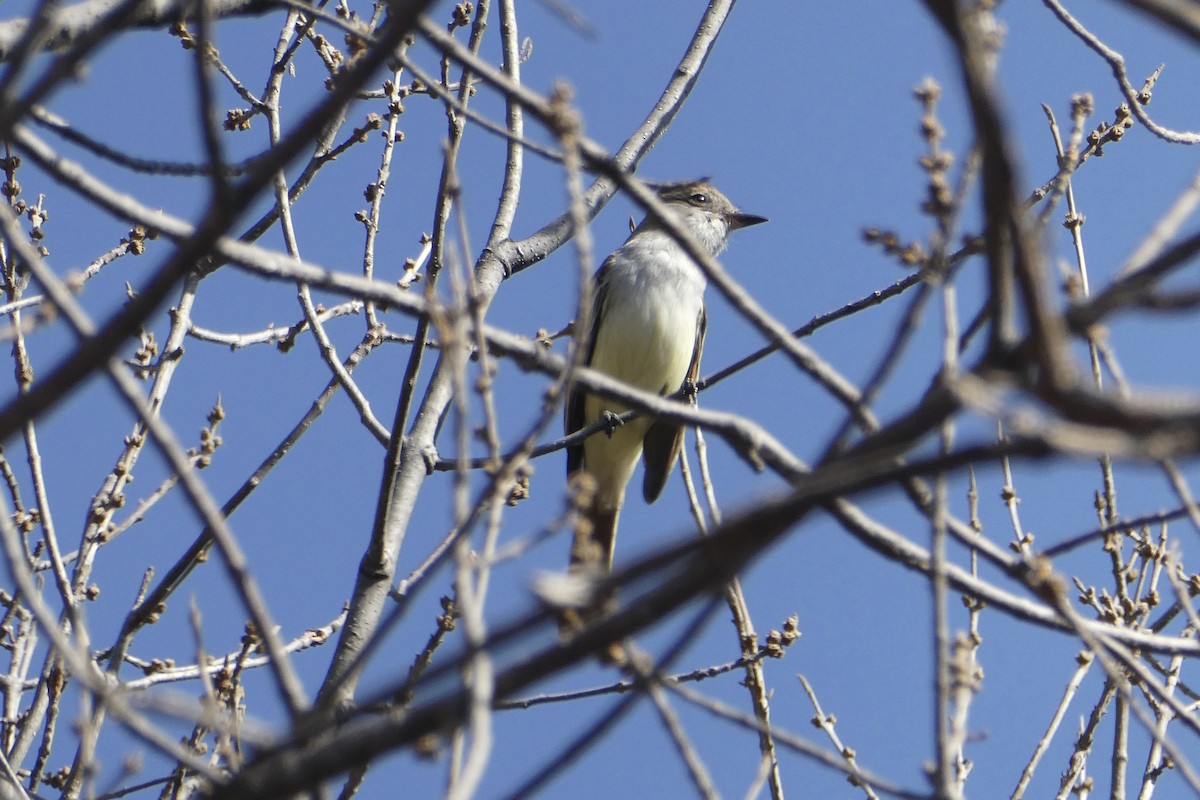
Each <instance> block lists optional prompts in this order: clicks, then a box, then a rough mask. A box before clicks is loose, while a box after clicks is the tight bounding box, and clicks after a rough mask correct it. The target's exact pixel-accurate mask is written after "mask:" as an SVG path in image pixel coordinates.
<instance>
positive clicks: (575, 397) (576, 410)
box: [563, 257, 611, 477]
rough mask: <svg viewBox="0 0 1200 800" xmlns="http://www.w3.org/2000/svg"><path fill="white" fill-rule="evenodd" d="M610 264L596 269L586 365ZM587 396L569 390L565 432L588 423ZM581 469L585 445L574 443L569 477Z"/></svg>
mask: <svg viewBox="0 0 1200 800" xmlns="http://www.w3.org/2000/svg"><path fill="white" fill-rule="evenodd" d="M610 259H611V257H610ZM608 265H609V261H608V260H606V261H605V262H604V263H603V264H601V265H600V269H598V270H596V278H595V284H596V296H595V298H594V299H593V301H592V328H591V330H590V331H588V336H587V340H586V341H585V342H584V347H585V348H586V351H585V354H584V357H583V362H582V363H583V365H584V366H589V365H590V364H591V363H592V353H593V351H594V350H595V349H596V331H597V330H598V329H599V328H600V318H601V317H602V316H603V314H604V303H605V300H606V298H607V296H608V282H607V281H606V280H605V277H606V276H605V272H606V270H607V268H608ZM586 396H587V395H586V393H585V392H584V391H583V390H582V389H579V388H576V387H575V385H574V384H572V385H571V387H570V389H569V390H568V392H567V402H566V404H565V405H564V406H563V421H564V425H563V427H564V429H565V433H567V434H572V433H574V432H575V431H577V430H579V429H580V428H582V427H584V426H585V425H587V420H586V419H584V413H583V400H584V398H585V397H586ZM581 469H583V445H582V444H576V445H572V446H570V447H568V448H567V477H570V476H571V475H574V474H575V473H576V472H578V471H579V470H581Z"/></svg>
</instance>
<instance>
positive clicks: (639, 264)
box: [591, 231, 705, 393]
mask: <svg viewBox="0 0 1200 800" xmlns="http://www.w3.org/2000/svg"><path fill="white" fill-rule="evenodd" d="M704 285H705V281H704V276H703V274H702V273H701V272H700V270H699V268H697V267H696V265H695V264H693V263H692V261H691V259H690V258H688V257H687V256H686V255H685V254H684V253H683V251H682V250H681V249H680V248H679V246H678V245H677V244H676V243H675V241H674V240H673V239H671V238H670V236H668V235H667V234H665V233H661V232H658V231H647V232H645V233H644V234H642V235H640V236H637V237H635V239H634V240H632V241H630V242H627V243H626V244H625V245H623V246H622V247H621V248H620V249H619V250H618V251H617V252H616V253H614V254H613V256H612V260H611V261H610V263H609V265H608V268H607V274H606V275H605V276H604V287H603V289H604V294H605V298H604V307H603V308H602V309H600V313H601V314H602V317H603V318H602V320H601V324H600V326H599V330H598V331H597V341H596V343H595V347H594V349H593V351H592V352H593V358H592V364H591V366H593V367H595V368H597V369H600V370H603V371H604V372H607V373H608V374H610V375H613V376H614V377H617V378H620V379H621V380H623V381H625V382H626V383H631V384H633V385H635V386H638V387H640V388H642V389H646V390H647V391H651V392H657V393H671V392H674V391H676V390H677V389H678V388H679V387H680V385H681V384H682V383H683V379H684V377H685V376H686V375H687V369H688V366H689V364H690V363H691V359H692V353H693V351H694V349H695V345H696V326H697V325H698V323H699V319H700V312H701V310H702V309H703V306H704Z"/></svg>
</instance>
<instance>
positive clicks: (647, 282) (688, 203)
mask: <svg viewBox="0 0 1200 800" xmlns="http://www.w3.org/2000/svg"><path fill="white" fill-rule="evenodd" d="M655 189H656V192H657V194H658V197H659V199H660V200H662V201H663V203H664V204H666V207H667V210H668V211H669V212H670V213H671V214H672V215H674V217H675V219H676V220H677V221H679V222H680V223H682V224H683V226H684V227H685V228H686V229H687V230H688V231H689V232H690V233H691V235H692V236H693V237H694V238H695V240H696V241H697V242H698V243H699V244H700V245H701V246H702V247H703V248H704V249H705V250H707V251H708V252H709V253H711V254H712V255H714V256H715V255H717V254H719V253H720V252H721V251H722V250H724V249H725V246H726V244H727V243H728V241H729V235H730V234H731V233H732V232H733V231H735V230H738V229H739V228H745V227H749V226H751V225H758V224H760V223H763V222H766V221H767V219H766V218H765V217H759V216H755V215H754V214H746V213H744V212H742V211H741V210H740V209H738V207H737V206H735V205H734V204H733V203H732V202H730V200H729V198H727V197H726V196H725V195H724V194H722V193H721V191H720V190H719V189H717V188H716V187H715V186H713V185H712V184H711V183H709V182H708V180H707V179H703V180H692V181H681V182H677V183H667V184H659V185H657V186H656V187H655ZM594 280H595V293H594V300H593V310H592V315H591V320H592V324H591V330H590V331H589V333H588V335H587V337H586V339H584V340H583V341H584V346H585V353H586V355H585V358H584V361H583V364H584V365H585V366H588V367H591V368H592V369H595V370H598V371H600V372H603V373H605V374H607V375H610V376H612V377H614V378H617V379H619V380H621V381H623V382H625V383H628V384H630V385H632V386H636V387H637V388H639V389H642V390H645V391H649V392H654V393H656V394H659V395H663V396H668V395H672V394H675V393H676V392H678V391H679V390H680V389H682V388H684V387H685V386H686V385H689V382H691V383H693V384H694V382H695V381H696V380H697V379H698V377H699V369H700V353H701V351H702V350H703V348H704V334H705V328H706V325H707V316H706V313H705V310H704V289H705V285H706V283H707V281H706V280H705V277H704V273H703V271H702V270H701V269H700V267H699V266H698V265H697V264H696V263H695V262H694V261H693V259H692V258H691V256H689V255H688V254H687V252H686V251H685V250H684V248H683V247H682V246H681V245H680V244H679V242H677V241H676V240H675V238H674V237H673V236H672V235H671V234H670V233H668V232H667V230H666V229H665V228H664V227H663V224H662V222H661V221H660V220H659V219H658V218H657V217H655V216H654V215H653V214H651V215H649V216H647V217H646V218H645V219H644V220H643V221H642V222H641V223H640V224H639V225H637V227H635V228H634V229H633V231H632V233H631V234H630V236H629V238H628V239H627V240H626V241H625V243H624V244H623V245H621V246H620V247H619V248H618V249H617V250H616V251H614V252H613V253H612V254H611V255H609V256H608V258H606V259H605V260H604V262H603V263H602V264H601V265H600V268H599V269H598V270H597V271H596V275H595V279H594ZM628 410H629V408H628V407H627V406H625V405H624V404H622V403H620V402H617V401H615V400H612V399H609V398H606V397H601V396H600V395H595V394H589V393H587V392H586V391H584V390H582V389H581V388H578V387H572V388H571V389H570V391H569V392H568V395H567V398H566V404H565V411H564V416H565V428H566V432H567V433H568V434H571V433H573V432H575V431H578V430H580V429H581V428H584V427H586V426H588V425H590V424H592V423H593V422H596V421H597V420H600V419H611V418H612V417H611V415H618V414H621V413H624V412H625V411H628ZM606 434H607V435H606ZM682 445H683V428H682V426H680V425H678V424H676V423H674V422H668V421H666V420H656V419H653V418H651V417H647V416H639V417H636V418H634V419H632V420H630V421H627V422H625V423H623V424H620V425H617V426H616V427H613V428H611V429H610V430H609V431H604V432H599V433H596V434H593V435H592V436H589V437H587V438H586V439H584V440H583V441H582V442H580V443H578V444H575V445H572V446H570V447H568V448H567V477H568V484H569V485H577V483H576V482H577V480H578V478H577V476H578V475H579V473H581V472H582V473H587V474H588V475H589V476H590V478H591V481H590V482H589V483H588V486H589V487H590V489H591V492H590V494H591V498H590V502H587V503H586V505H585V507H584V508H583V509H582V513H581V514H580V515H579V518H578V519H577V522H576V525H575V532H574V537H573V541H572V544H571V555H570V566H569V568H568V574H569V575H579V574H584V575H586V576H588V577H599V576H603V575H605V574H607V573H608V572H610V571H611V569H612V561H613V550H614V547H615V545H616V537H617V520H618V517H619V515H620V513H621V506H622V505H623V504H624V501H625V488H626V485H627V484H628V483H629V481H630V479H631V478H632V477H633V473H634V470H635V469H636V468H637V462H638V460H639V458H640V459H642V460H643V461H644V462H645V474H644V478H643V481H642V496H643V497H644V498H645V500H646V502H647V503H653V502H654V501H655V500H657V499H658V497H659V495H660V494H662V491H663V488H664V487H665V486H666V484H667V480H668V478H670V475H671V472H672V470H673V469H674V467H675V461H676V460H677V459H678V457H679V451H680V449H681V447H682ZM585 502H586V501H585ZM609 600H611V598H607V599H606V598H601V599H600V600H595V599H593V600H592V601H588V603H586V604H585V605H587V606H588V607H587V608H586V609H585V611H584V612H582V613H581V617H583V621H585V622H586V621H589V620H591V619H594V618H595V617H597V616H598V615H600V614H601V613H603V610H604V607H605V606H606V605H607V604H608V602H609Z"/></svg>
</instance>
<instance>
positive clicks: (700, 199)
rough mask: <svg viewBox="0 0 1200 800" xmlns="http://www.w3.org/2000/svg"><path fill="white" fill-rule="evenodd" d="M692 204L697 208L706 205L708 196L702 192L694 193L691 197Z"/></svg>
mask: <svg viewBox="0 0 1200 800" xmlns="http://www.w3.org/2000/svg"><path fill="white" fill-rule="evenodd" d="M691 199H692V202H693V203H695V204H696V205H698V206H703V205H708V195H706V194H704V193H703V192H696V193H695V194H693V195H692V198H691Z"/></svg>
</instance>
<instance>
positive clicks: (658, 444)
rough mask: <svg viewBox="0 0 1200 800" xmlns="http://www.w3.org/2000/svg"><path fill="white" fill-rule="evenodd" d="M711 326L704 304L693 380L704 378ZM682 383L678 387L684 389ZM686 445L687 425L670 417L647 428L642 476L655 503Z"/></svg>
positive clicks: (690, 374) (691, 373) (689, 374)
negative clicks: (703, 360)
mask: <svg viewBox="0 0 1200 800" xmlns="http://www.w3.org/2000/svg"><path fill="white" fill-rule="evenodd" d="M707 327H708V314H707V313H706V312H705V311H704V307H703V306H701V307H700V318H699V319H697V320H696V346H695V348H694V349H693V350H692V363H691V364H690V365H688V371H687V379H686V380H687V381H690V382H692V383H693V384H694V383H695V382H696V381H697V380H699V379H700V354H701V352H703V350H704V332H705V330H706V329H707ZM681 388H683V387H682V386H679V387H676V389H681ZM682 448H683V426H681V425H678V424H676V423H674V422H668V421H666V420H657V421H655V423H654V424H653V425H651V426H650V429H649V430H648V431H646V438H645V440H644V442H643V450H642V460H643V461H644V462H645V464H646V472H645V477H644V478H643V479H642V497H644V498H646V502H647V503H653V502H654V501H655V500H657V499H658V496H659V495H660V494H662V491H663V489H664V488H665V487H666V485H667V481H668V480H669V479H670V477H671V470H672V469H674V468H675V459H677V458H679V451H680V450H681V449H682Z"/></svg>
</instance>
